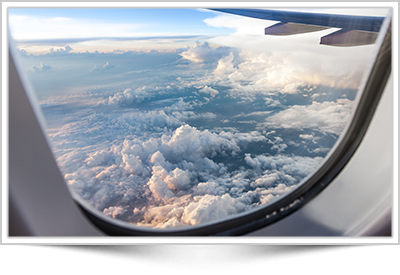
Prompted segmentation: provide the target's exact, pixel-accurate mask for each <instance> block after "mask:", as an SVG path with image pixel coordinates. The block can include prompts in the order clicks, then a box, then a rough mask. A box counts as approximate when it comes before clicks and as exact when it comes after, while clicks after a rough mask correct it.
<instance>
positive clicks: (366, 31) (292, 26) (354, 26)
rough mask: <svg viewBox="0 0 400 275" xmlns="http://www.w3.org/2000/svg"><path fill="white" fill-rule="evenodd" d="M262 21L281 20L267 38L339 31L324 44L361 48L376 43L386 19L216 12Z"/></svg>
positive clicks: (305, 14)
mask: <svg viewBox="0 0 400 275" xmlns="http://www.w3.org/2000/svg"><path fill="white" fill-rule="evenodd" d="M212 10H214V11H219V12H225V13H231V14H236V15H241V16H247V17H252V18H258V19H265V20H272V21H280V22H279V23H277V24H275V25H272V26H270V27H267V28H265V34H266V35H292V34H299V33H307V32H314V31H320V30H325V29H329V28H339V30H337V31H335V32H333V33H331V34H328V35H326V36H323V37H321V41H320V44H322V45H330V46H342V47H348V46H360V45H368V44H374V43H375V40H376V38H377V36H378V32H379V30H380V28H381V25H382V22H383V20H384V17H376V16H357V15H339V14H323V13H307V12H293V11H277V10H260V9H212Z"/></svg>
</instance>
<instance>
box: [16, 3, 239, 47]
mask: <svg viewBox="0 0 400 275" xmlns="http://www.w3.org/2000/svg"><path fill="white" fill-rule="evenodd" d="M218 14H219V13H216V12H213V11H209V10H199V9H137V8H132V9H105V8H98V9H93V8H91V9H81V8H80V9H78V8H77V9H53V8H52V9H50V8H49V9H42V8H40V9H15V8H14V9H9V16H10V25H11V28H12V33H13V35H14V36H15V37H16V38H18V39H24V40H25V39H38V38H40V39H45V38H54V37H58V36H59V35H60V34H61V33H62V30H61V31H59V30H57V28H56V27H58V28H66V27H68V26H67V25H70V26H74V24H73V23H83V22H85V23H90V24H94V25H98V26H100V29H101V28H102V27H101V26H104V25H109V26H115V27H114V29H111V30H107V29H104V28H103V31H104V32H103V35H104V36H105V37H118V36H124V37H125V36H127V35H128V36H129V34H135V35H137V34H143V35H149V34H160V33H164V34H168V35H174V34H184V33H186V34H209V35H216V34H223V33H230V32H232V30H229V29H228V28H215V27H210V26H208V25H207V24H206V23H205V22H204V20H205V19H207V18H210V17H215V16H216V15H218ZM61 18H64V19H68V21H65V22H64V21H60V19H61ZM19 20H20V21H21V23H23V24H17V21H18V22H20V21H19ZM67 23H68V24H67ZM40 24H42V25H40ZM81 25H83V24H81ZM129 26H131V28H129ZM40 27H42V28H45V29H47V31H46V34H44V33H43V32H40V31H39V29H40ZM82 27H83V26H82ZM28 30H29V32H28ZM83 31H84V29H81V28H79V27H77V28H75V29H74V33H75V35H76V36H78V37H81V36H82V35H84V36H87V37H93V36H95V37H97V36H98V34H97V33H96V34H94V33H90V32H87V33H84V34H83V33H82V32H83ZM63 35H64V36H67V37H69V36H71V35H72V34H71V33H65V32H64V34H63Z"/></svg>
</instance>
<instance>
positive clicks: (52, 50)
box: [48, 45, 72, 55]
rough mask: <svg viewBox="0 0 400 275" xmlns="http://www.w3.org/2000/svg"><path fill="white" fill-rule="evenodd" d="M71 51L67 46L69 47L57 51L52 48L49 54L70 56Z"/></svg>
mask: <svg viewBox="0 0 400 275" xmlns="http://www.w3.org/2000/svg"><path fill="white" fill-rule="evenodd" d="M70 51H72V48H71V47H70V46H68V45H67V46H65V47H64V49H63V48H59V49H57V50H54V48H51V49H50V50H49V53H48V54H51V55H65V54H68V53H69V52H70Z"/></svg>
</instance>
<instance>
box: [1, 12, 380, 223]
mask: <svg viewBox="0 0 400 275" xmlns="http://www.w3.org/2000/svg"><path fill="white" fill-rule="evenodd" d="M9 20H10V29H11V35H12V36H13V38H14V39H15V40H16V46H17V49H18V51H19V56H20V59H21V61H22V64H23V68H22V70H23V71H24V73H25V74H26V75H27V77H28V79H29V80H30V81H31V84H32V86H33V87H34V90H35V95H36V97H37V100H38V102H39V105H40V107H41V110H42V112H43V115H44V117H45V120H46V124H47V134H48V135H49V138H50V143H51V147H52V149H53V152H54V155H55V157H56V160H57V163H58V165H59V167H60V170H61V172H62V174H63V176H64V179H65V182H66V184H67V185H68V187H69V188H70V190H71V192H73V196H75V197H78V198H79V199H80V200H81V201H84V202H85V204H86V205H87V207H89V208H90V209H95V211H99V212H101V213H103V214H104V216H106V217H111V218H114V219H118V220H122V221H124V222H127V223H130V224H131V225H132V226H139V227H146V228H162V229H168V228H182V227H187V226H191V225H199V224H207V223H212V222H215V221H218V220H221V219H226V218H229V217H232V216H234V215H239V214H243V213H246V212H249V211H252V210H254V209H258V208H260V207H263V206H265V205H268V204H270V203H273V202H274V201H276V200H277V199H279V198H280V197H282V196H284V195H285V194H287V193H288V192H290V191H291V190H293V189H295V188H296V187H297V186H298V184H299V183H301V181H302V180H303V179H305V178H306V177H307V176H309V175H310V174H312V173H313V172H314V171H315V170H316V169H317V168H318V167H319V166H320V165H321V163H322V162H323V159H324V157H325V156H326V155H327V154H328V152H329V151H330V149H331V148H332V147H333V146H334V144H335V142H336V141H337V140H338V138H339V136H340V135H341V133H342V132H343V129H345V127H346V124H347V123H348V121H349V119H350V118H351V113H352V110H353V107H354V100H355V98H356V94H357V89H358V87H359V85H360V81H361V79H362V76H363V74H364V71H365V68H366V67H367V64H368V62H369V59H370V57H371V55H372V52H373V49H374V46H373V45H367V46H360V47H348V48H347V47H346V48H344V47H330V46H323V45H319V39H320V37H322V36H324V35H326V34H329V33H331V32H333V31H335V30H331V29H330V30H324V31H319V32H315V33H309V34H301V35H294V36H284V37H282V36H265V35H264V34H263V33H264V28H265V27H267V26H269V25H271V24H275V23H276V22H272V21H266V20H259V19H252V18H245V17H240V16H234V15H228V14H221V13H217V12H212V11H204V10H186V9H184V10H179V9H165V10H161V9H147V10H146V9H10V10H9Z"/></svg>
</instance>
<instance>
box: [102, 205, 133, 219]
mask: <svg viewBox="0 0 400 275" xmlns="http://www.w3.org/2000/svg"><path fill="white" fill-rule="evenodd" d="M126 211H127V210H126V209H124V208H122V207H114V206H110V207H109V208H106V209H104V210H103V214H104V215H106V216H111V217H113V218H116V217H117V216H118V215H122V214H124V213H125V212H126Z"/></svg>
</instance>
